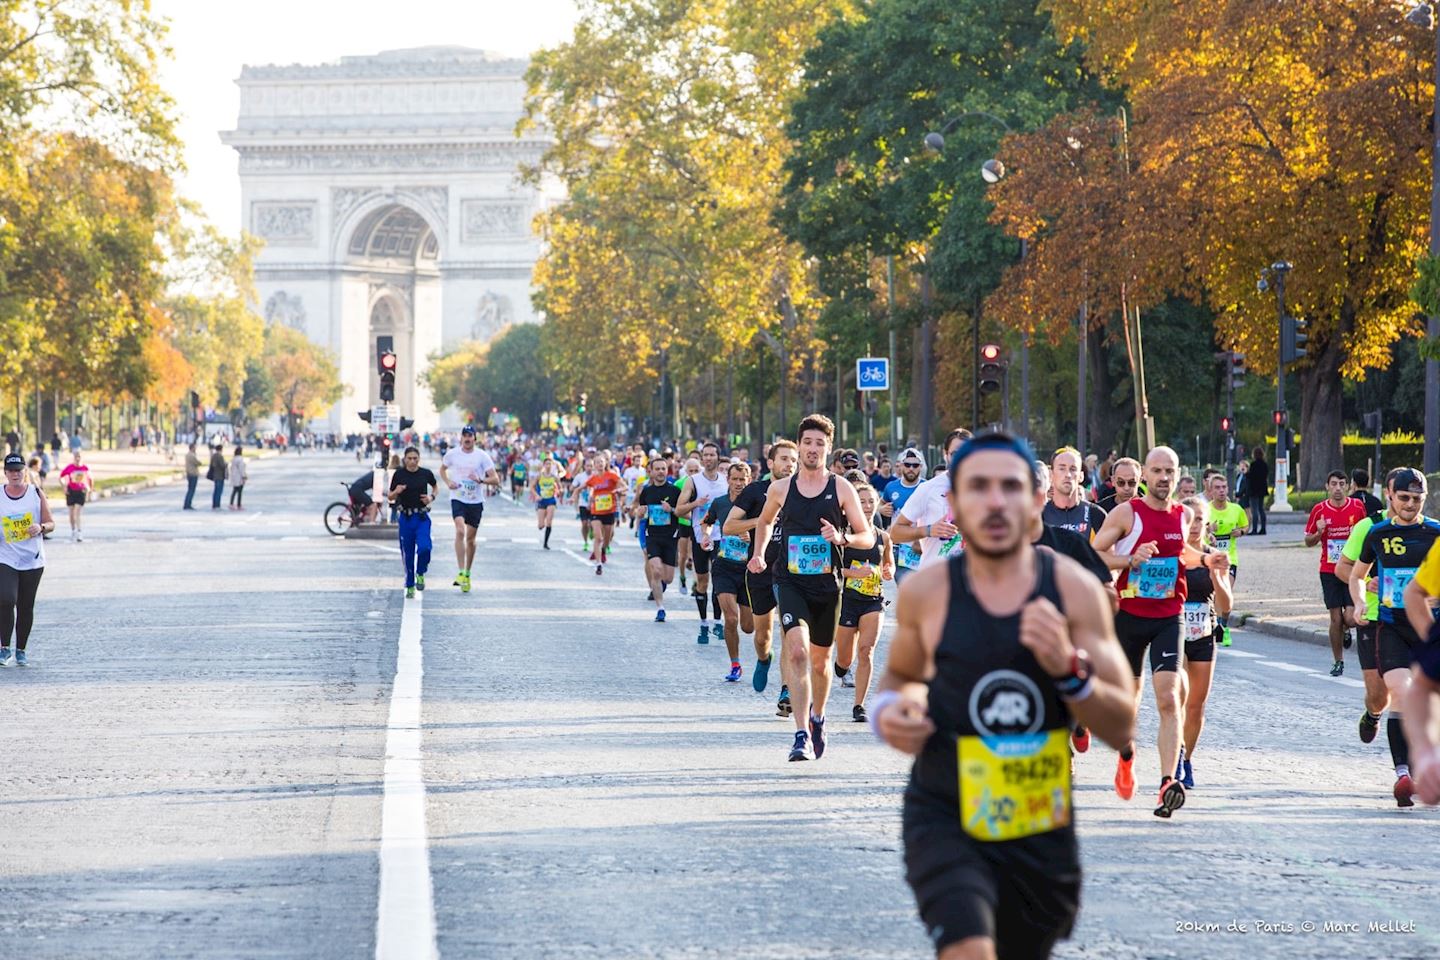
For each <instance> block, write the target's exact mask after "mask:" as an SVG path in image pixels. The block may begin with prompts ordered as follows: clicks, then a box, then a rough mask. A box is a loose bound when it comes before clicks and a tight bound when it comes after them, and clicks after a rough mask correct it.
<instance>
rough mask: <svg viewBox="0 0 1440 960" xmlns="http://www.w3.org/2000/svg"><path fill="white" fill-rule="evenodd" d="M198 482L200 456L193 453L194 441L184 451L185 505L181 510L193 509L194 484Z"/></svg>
mask: <svg viewBox="0 0 1440 960" xmlns="http://www.w3.org/2000/svg"><path fill="white" fill-rule="evenodd" d="M199 482H200V458H199V457H198V456H196V455H195V442H194V441H193V440H192V441H191V442H190V448H189V449H188V450H186V451H185V506H183V507H181V508H180V509H182V510H194V509H195V485H196V484H198V483H199Z"/></svg>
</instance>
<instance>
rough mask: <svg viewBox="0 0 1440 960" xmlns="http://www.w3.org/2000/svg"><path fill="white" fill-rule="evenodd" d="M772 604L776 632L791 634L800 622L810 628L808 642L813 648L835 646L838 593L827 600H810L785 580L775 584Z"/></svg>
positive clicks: (838, 607) (838, 610)
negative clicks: (777, 625) (776, 610)
mask: <svg viewBox="0 0 1440 960" xmlns="http://www.w3.org/2000/svg"><path fill="white" fill-rule="evenodd" d="M775 600H776V604H777V606H779V607H780V631H781V633H782V634H783V633H784V632H785V631H787V630H793V629H794V628H795V627H797V626H799V625H800V623H801V621H803V622H804V623H805V624H806V626H808V627H809V628H810V642H811V643H813V644H814V645H815V646H817V647H828V646H831V645H832V644H834V643H835V620H836V617H837V615H838V614H839V612H840V591H839V590H836V591H835V593H834V594H833V595H832V596H830V597H828V598H824V599H821V598H817V597H812V596H810V595H808V594H806V593H804V592H803V591H802V590H801V589H800V588H799V587H797V586H795V584H793V583H791V582H790V581H788V580H777V581H775Z"/></svg>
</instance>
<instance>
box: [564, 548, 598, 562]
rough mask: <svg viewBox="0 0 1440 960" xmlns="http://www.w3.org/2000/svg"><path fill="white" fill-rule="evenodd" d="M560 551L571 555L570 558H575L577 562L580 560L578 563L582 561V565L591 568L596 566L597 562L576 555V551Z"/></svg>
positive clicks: (566, 549)
mask: <svg viewBox="0 0 1440 960" xmlns="http://www.w3.org/2000/svg"><path fill="white" fill-rule="evenodd" d="M560 549H561V551H562V552H564V553H567V554H569V555H570V556H572V557H574V558H575V559H576V560H578V561H580V562H581V563H583V564H585V566H587V567H591V566H594V565H595V561H594V560H587V559H585V558H584V557H582V556H580V554H578V553H576V552H575V551H574V550H571V549H570V548H569V547H561V548H560Z"/></svg>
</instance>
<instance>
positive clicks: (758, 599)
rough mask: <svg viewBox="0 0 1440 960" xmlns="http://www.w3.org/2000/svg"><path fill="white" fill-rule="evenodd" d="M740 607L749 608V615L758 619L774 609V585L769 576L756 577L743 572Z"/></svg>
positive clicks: (747, 571) (748, 572)
mask: <svg viewBox="0 0 1440 960" xmlns="http://www.w3.org/2000/svg"><path fill="white" fill-rule="evenodd" d="M740 605H741V606H742V607H749V608H750V612H751V613H753V614H755V615H756V616H760V617H763V616H765V615H766V614H767V613H769V612H770V611H771V610H774V609H775V584H774V581H773V580H772V579H771V578H770V575H769V574H764V573H762V574H761V575H760V576H758V577H757V576H755V574H753V573H751V572H750V571H749V570H746V571H745V592H744V593H743V594H741V595H740Z"/></svg>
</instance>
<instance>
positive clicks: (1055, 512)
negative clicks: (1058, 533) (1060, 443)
mask: <svg viewBox="0 0 1440 960" xmlns="http://www.w3.org/2000/svg"><path fill="white" fill-rule="evenodd" d="M1080 480H1081V459H1080V451H1079V450H1076V449H1075V448H1074V447H1061V448H1060V449H1059V450H1056V451H1055V455H1054V456H1052V457H1051V458H1050V499H1049V500H1047V501H1046V502H1045V512H1044V516H1043V519H1044V521H1045V526H1047V527H1061V528H1063V529H1065V530H1073V531H1075V532H1076V533H1078V534H1081V535H1082V536H1084V537H1085V539H1087V540H1094V539H1095V534H1096V533H1097V532H1098V531H1099V530H1100V527H1101V525H1102V524H1104V523H1105V517H1106V513H1105V510H1104V509H1103V508H1101V506H1100V505H1099V504H1098V503H1091V502H1090V501H1089V500H1086V499H1085V488H1084V487H1083V486H1081V485H1080Z"/></svg>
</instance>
